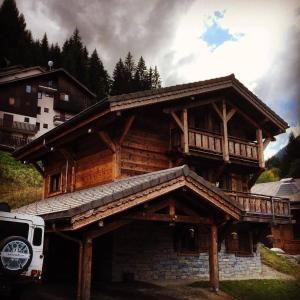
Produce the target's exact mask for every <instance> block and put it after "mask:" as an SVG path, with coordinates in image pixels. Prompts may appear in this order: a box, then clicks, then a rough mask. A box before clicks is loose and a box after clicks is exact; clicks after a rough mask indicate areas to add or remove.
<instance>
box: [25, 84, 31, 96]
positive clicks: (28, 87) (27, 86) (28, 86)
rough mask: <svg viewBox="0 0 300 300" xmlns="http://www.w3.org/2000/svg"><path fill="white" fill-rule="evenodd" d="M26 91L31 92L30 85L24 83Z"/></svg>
mask: <svg viewBox="0 0 300 300" xmlns="http://www.w3.org/2000/svg"><path fill="white" fill-rule="evenodd" d="M26 93H28V94H30V93H31V85H26Z"/></svg>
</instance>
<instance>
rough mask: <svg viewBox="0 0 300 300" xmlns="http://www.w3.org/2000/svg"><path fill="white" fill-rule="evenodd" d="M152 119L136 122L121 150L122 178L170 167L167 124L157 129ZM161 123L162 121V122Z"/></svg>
mask: <svg viewBox="0 0 300 300" xmlns="http://www.w3.org/2000/svg"><path fill="white" fill-rule="evenodd" d="M149 121H150V118H149V119H148V120H147V118H144V119H142V118H140V119H138V120H136V121H135V123H134V126H133V128H132V129H131V130H130V131H129V133H128V135H127V137H126V139H125V141H124V143H123V145H122V149H121V177H127V176H133V175H138V174H143V173H148V172H154V171H158V170H162V169H167V168H169V167H170V164H169V158H168V155H167V152H168V150H169V134H168V129H167V128H166V124H164V125H165V126H164V125H162V126H161V127H160V128H157V127H158V126H157V124H155V121H154V120H153V119H151V122H152V124H151V122H149ZM160 122H161V121H160Z"/></svg>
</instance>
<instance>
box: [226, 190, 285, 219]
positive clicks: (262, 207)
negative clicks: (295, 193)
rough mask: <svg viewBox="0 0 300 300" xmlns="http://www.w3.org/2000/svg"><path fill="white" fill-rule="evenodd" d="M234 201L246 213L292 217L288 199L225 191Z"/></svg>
mask: <svg viewBox="0 0 300 300" xmlns="http://www.w3.org/2000/svg"><path fill="white" fill-rule="evenodd" d="M225 193H226V194H227V195H229V196H230V197H231V198H232V199H233V200H234V201H236V202H237V203H239V204H240V205H241V207H242V208H243V210H244V211H245V212H246V213H252V214H260V215H269V216H272V217H273V218H275V217H290V214H291V212H290V201H289V199H287V198H280V197H271V196H265V195H257V194H250V193H243V192H235V191H225Z"/></svg>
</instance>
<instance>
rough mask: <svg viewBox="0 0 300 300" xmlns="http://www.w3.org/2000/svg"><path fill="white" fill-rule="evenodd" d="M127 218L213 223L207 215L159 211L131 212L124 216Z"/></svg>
mask: <svg viewBox="0 0 300 300" xmlns="http://www.w3.org/2000/svg"><path fill="white" fill-rule="evenodd" d="M124 218H125V220H126V219H129V220H138V221H157V222H176V223H191V224H206V225H209V224H212V220H211V219H209V218H205V217H198V216H183V215H174V217H172V216H170V215H169V214H158V213H148V212H136V213H133V214H130V215H129V216H128V217H124Z"/></svg>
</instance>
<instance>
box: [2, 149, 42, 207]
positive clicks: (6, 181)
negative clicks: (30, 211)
mask: <svg viewBox="0 0 300 300" xmlns="http://www.w3.org/2000/svg"><path fill="white" fill-rule="evenodd" d="M42 182H43V180H42V177H41V175H40V174H39V172H38V171H37V170H36V169H35V168H34V167H32V166H30V165H24V164H22V163H20V162H18V161H16V160H15V159H14V158H13V157H12V156H11V154H9V153H7V152H3V151H0V201H1V202H7V203H8V204H9V205H10V206H11V207H12V208H17V207H20V206H23V205H26V204H29V203H31V202H34V201H37V200H40V199H41V197H42Z"/></svg>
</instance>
